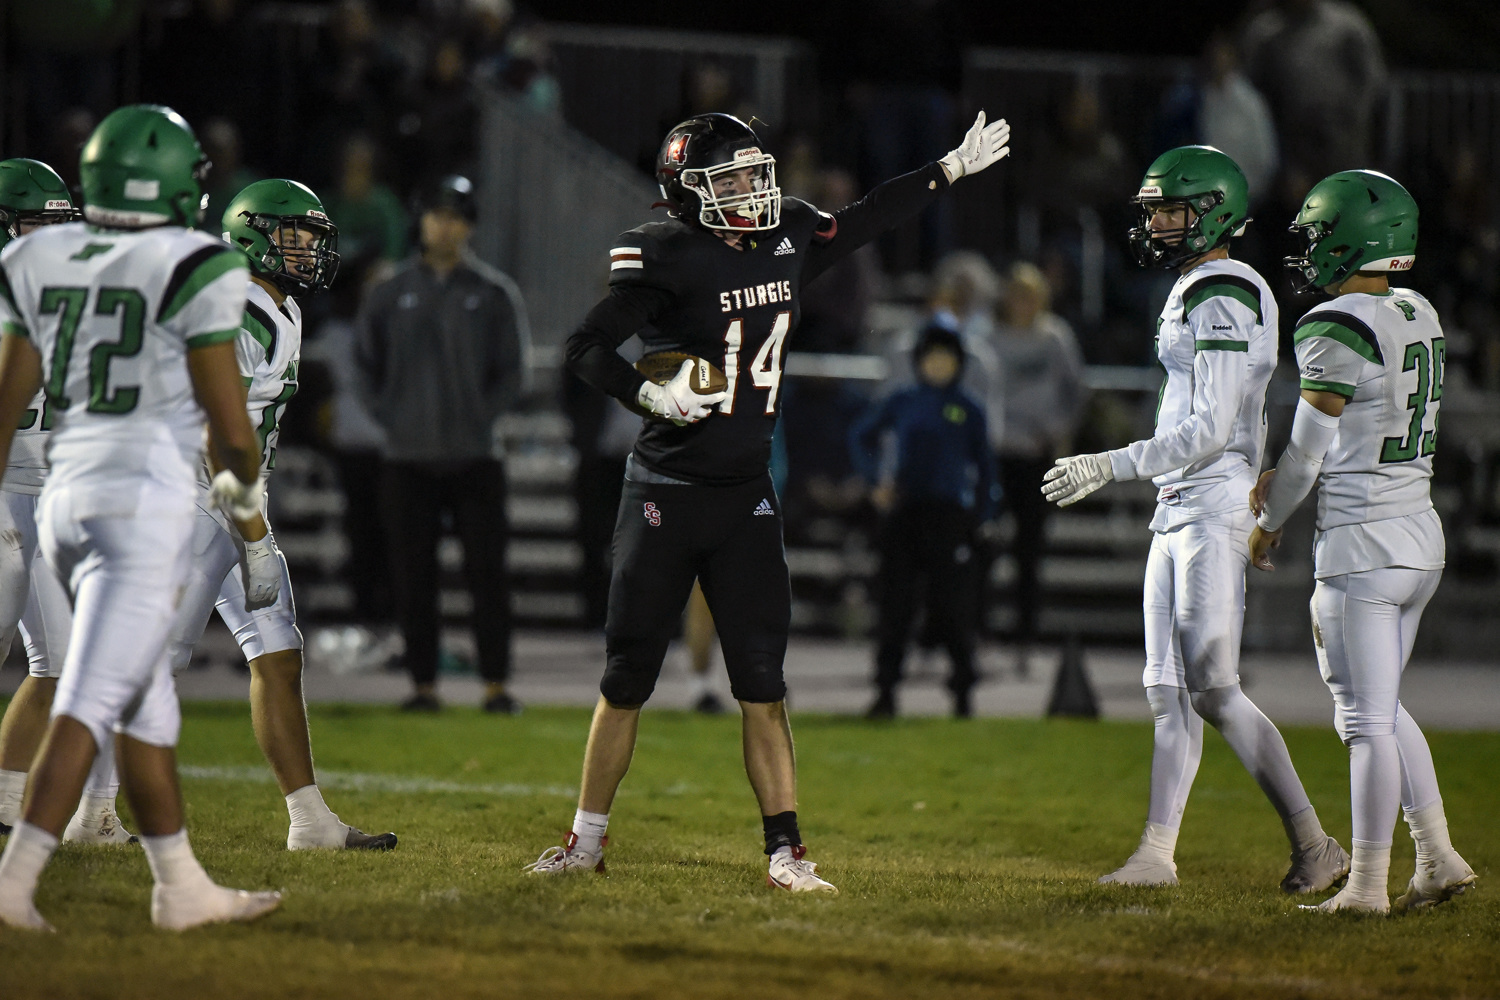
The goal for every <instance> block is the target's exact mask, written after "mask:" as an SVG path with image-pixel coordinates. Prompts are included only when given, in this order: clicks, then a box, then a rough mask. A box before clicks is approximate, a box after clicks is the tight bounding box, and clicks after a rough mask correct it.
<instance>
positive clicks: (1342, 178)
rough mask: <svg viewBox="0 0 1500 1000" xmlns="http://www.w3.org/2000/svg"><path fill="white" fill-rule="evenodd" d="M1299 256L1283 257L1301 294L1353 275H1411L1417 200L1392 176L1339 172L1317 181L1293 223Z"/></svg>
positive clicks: (1414, 251) (1354, 171) (1415, 253)
mask: <svg viewBox="0 0 1500 1000" xmlns="http://www.w3.org/2000/svg"><path fill="white" fill-rule="evenodd" d="M1292 233H1293V234H1294V235H1295V236H1296V237H1297V239H1298V241H1299V242H1300V243H1301V246H1302V252H1301V254H1300V255H1295V256H1291V257H1287V258H1284V259H1283V261H1282V263H1283V264H1285V265H1286V269H1287V271H1288V272H1289V273H1290V274H1291V278H1292V287H1293V288H1295V289H1296V290H1297V291H1299V292H1305V291H1307V290H1308V289H1311V288H1327V287H1328V286H1329V285H1334V284H1338V283H1339V282H1341V281H1343V280H1344V279H1345V278H1347V277H1349V276H1350V275H1351V274H1354V273H1355V272H1356V271H1373V272H1376V273H1379V274H1384V273H1388V272H1391V271H1410V270H1411V266H1412V264H1414V263H1416V260H1417V202H1416V200H1415V199H1414V198H1412V196H1411V194H1410V192H1408V191H1407V190H1406V188H1404V187H1402V186H1401V184H1400V182H1399V181H1397V180H1396V179H1395V178H1393V177H1388V176H1386V175H1385V174H1382V173H1380V172H1379V171H1376V170H1340V171H1339V172H1338V173H1336V174H1331V175H1329V176H1328V177H1325V178H1323V179H1322V180H1320V181H1318V183H1316V184H1314V185H1313V188H1312V190H1311V191H1309V192H1307V197H1306V198H1303V199H1302V210H1301V211H1300V212H1298V213H1297V219H1296V221H1295V222H1293V223H1292Z"/></svg>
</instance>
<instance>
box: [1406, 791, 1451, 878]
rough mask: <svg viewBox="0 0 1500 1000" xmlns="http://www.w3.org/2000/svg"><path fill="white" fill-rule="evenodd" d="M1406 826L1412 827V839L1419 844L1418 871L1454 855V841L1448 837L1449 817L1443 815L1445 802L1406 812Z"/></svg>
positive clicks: (1439, 800)
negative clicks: (1424, 866) (1449, 855)
mask: <svg viewBox="0 0 1500 1000" xmlns="http://www.w3.org/2000/svg"><path fill="white" fill-rule="evenodd" d="M1406 825H1407V826H1409V827H1411V839H1412V840H1414V841H1416V842H1417V870H1418V871H1421V870H1422V866H1423V865H1424V864H1427V863H1429V862H1432V861H1435V860H1438V859H1440V858H1442V857H1444V856H1446V855H1448V854H1452V853H1453V841H1452V840H1451V839H1450V838H1449V836H1448V817H1447V816H1445V815H1444V814H1443V800H1442V799H1441V798H1440V799H1438V800H1437V801H1436V802H1433V803H1430V804H1428V805H1425V806H1423V807H1422V808H1420V809H1408V810H1407V811H1406Z"/></svg>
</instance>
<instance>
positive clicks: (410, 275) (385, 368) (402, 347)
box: [355, 177, 530, 713]
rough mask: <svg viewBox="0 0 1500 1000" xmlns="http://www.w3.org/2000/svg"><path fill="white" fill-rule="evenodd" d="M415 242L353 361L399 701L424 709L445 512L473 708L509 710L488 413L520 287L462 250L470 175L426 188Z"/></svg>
mask: <svg viewBox="0 0 1500 1000" xmlns="http://www.w3.org/2000/svg"><path fill="white" fill-rule="evenodd" d="M424 201H425V208H424V211H423V212H422V218H421V232H422V252H421V255H420V256H419V257H417V258H415V259H413V260H411V261H408V262H407V263H406V264H405V265H404V266H403V267H402V268H401V269H400V270H399V271H397V273H396V275H395V276H394V277H392V278H391V279H390V280H389V281H386V282H383V283H382V284H380V285H378V286H376V287H375V288H374V289H372V290H371V292H370V296H369V299H368V300H367V301H366V303H365V307H364V310H363V311H362V314H361V318H360V329H359V332H358V343H357V347H356V354H355V358H356V366H357V368H358V375H359V387H360V393H361V395H362V397H363V399H364V402H365V405H366V406H367V407H368V409H369V410H370V412H371V413H372V414H373V415H374V416H375V419H376V421H377V422H378V423H379V424H380V425H381V426H382V427H383V428H385V433H386V441H385V449H384V455H383V458H384V460H385V473H384V483H383V494H384V501H385V510H386V517H387V521H386V525H387V528H386V539H387V545H388V548H389V552H390V557H391V562H390V570H391V577H392V580H393V582H394V584H395V591H396V603H397V609H398V616H399V618H400V623H401V632H402V635H403V636H404V638H405V640H406V666H407V669H408V670H410V671H411V677H412V684H413V687H414V692H413V694H412V697H411V698H409V699H408V700H407V701H406V702H405V704H404V705H403V706H402V707H403V708H405V709H407V710H411V711H436V710H437V709H438V708H439V707H440V705H439V703H438V700H437V668H438V596H439V591H440V589H441V588H440V587H439V577H438V555H437V548H438V541H439V539H440V537H441V535H442V530H441V529H442V520H443V517H444V515H445V514H446V515H448V516H451V518H452V520H453V527H454V528H455V529H456V531H457V534H458V536H459V538H460V540H461V541H462V543H463V553H464V572H465V577H466V578H467V582H468V588H469V593H470V595H471V596H472V598H473V602H474V603H473V614H472V616H471V621H472V625H473V629H474V634H475V639H476V645H477V646H478V651H479V674H480V676H481V677H483V678H484V680H485V681H486V682H487V687H486V690H485V695H484V708H485V710H486V711H490V712H506V713H514V712H517V711H519V710H520V706H519V704H518V703H517V702H516V701H515V699H513V698H512V697H511V696H510V695H509V694H508V693H507V692H506V690H505V682H506V679H507V678H508V677H509V675H510V661H511V650H510V581H509V577H508V576H507V573H506V565H505V551H506V545H507V542H508V537H509V533H510V532H509V527H508V524H507V520H506V510H505V497H506V483H505V467H504V466H503V465H502V464H501V462H500V461H499V460H498V459H497V458H496V457H495V445H494V426H495V421H496V419H498V418H499V416H500V415H501V414H502V413H504V412H505V411H506V410H508V409H511V408H513V407H514V406H515V405H516V404H517V403H518V402H519V400H520V397H521V394H522V392H523V390H524V387H525V381H526V369H525V362H526V357H527V354H528V350H529V348H528V344H529V339H530V333H529V330H528V328H527V321H526V309H525V305H524V304H523V303H522V301H521V295H520V292H519V290H518V289H517V288H516V286H515V282H513V281H512V280H511V279H510V278H508V277H507V276H505V275H503V274H501V273H500V272H499V271H496V270H495V269H494V268H491V267H490V266H488V265H487V264H484V263H482V262H481V261H479V260H478V259H477V258H475V257H474V256H473V255H472V253H470V251H469V248H468V239H469V234H470V233H471V232H472V230H473V226H474V219H475V215H476V206H475V203H474V191H473V185H472V184H471V183H470V182H469V181H468V180H467V179H466V178H463V177H449V178H445V179H444V180H443V181H442V182H441V183H440V184H438V185H436V186H435V190H433V191H430V192H428V194H427V196H426V198H425V199H424Z"/></svg>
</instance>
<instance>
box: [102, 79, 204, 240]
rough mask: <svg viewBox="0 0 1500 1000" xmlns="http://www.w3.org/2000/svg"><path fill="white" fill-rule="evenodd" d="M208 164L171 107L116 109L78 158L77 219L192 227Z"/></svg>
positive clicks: (120, 226)
mask: <svg viewBox="0 0 1500 1000" xmlns="http://www.w3.org/2000/svg"><path fill="white" fill-rule="evenodd" d="M208 168H209V162H208V157H206V156H204V155H203V148H202V147H201V146H199V145H198V137H197V136H195V135H194V134H193V129H192V126H190V125H188V123H187V122H186V121H184V120H183V118H182V116H181V115H179V114H178V113H177V112H175V111H173V110H172V109H171V108H164V107H162V106H161V105H158V104H129V105H126V106H125V107H123V108H116V109H115V110H114V111H111V112H110V113H109V114H108V115H106V116H105V118H104V120H103V121H102V122H100V123H99V125H98V127H97V128H95V129H94V134H93V135H91V136H89V141H88V142H87V143H86V144H85V145H84V147H83V155H82V156H81V157H80V158H79V161H78V173H79V176H80V179H81V180H82V182H83V217H84V218H85V219H88V220H89V221H90V222H92V223H94V224H96V225H100V226H108V227H111V228H114V229H143V228H145V227H147V226H161V225H174V226H193V225H195V224H197V222H198V220H199V219H200V218H202V215H203V209H204V207H205V206H206V205H207V203H208V196H207V195H206V194H205V193H204V191H203V178H204V176H205V175H206V174H207V173H208Z"/></svg>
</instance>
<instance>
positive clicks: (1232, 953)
mask: <svg viewBox="0 0 1500 1000" xmlns="http://www.w3.org/2000/svg"><path fill="white" fill-rule="evenodd" d="M185 716H186V717H185V721H184V728H183V735H182V741H181V751H180V752H181V759H182V762H183V765H184V769H185V771H186V772H187V773H188V774H189V775H190V776H189V777H188V778H186V779H185V781H184V788H185V792H186V797H187V800H188V811H189V828H190V830H191V833H192V838H193V843H194V846H195V848H196V850H197V852H198V855H199V857H200V858H201V859H202V861H203V863H204V865H205V867H206V868H207V869H208V870H209V872H210V873H211V874H212V875H214V876H215V877H216V878H217V879H219V880H220V881H221V882H223V883H225V884H229V885H234V886H239V887H246V888H265V887H280V888H283V889H284V890H285V893H286V898H285V902H284V904H283V907H282V909H281V910H280V911H278V912H277V913H275V914H273V915H271V916H270V917H268V918H266V919H264V920H262V921H261V922H259V923H257V924H253V925H250V926H233V927H214V928H206V929H200V930H197V931H192V932H189V933H186V934H182V935H173V934H167V933H162V932H158V931H156V930H154V929H153V928H151V927H150V925H149V923H148V921H147V908H148V901H149V890H150V876H149V874H148V872H147V869H146V864H145V861H144V859H143V857H142V856H141V854H140V851H139V849H136V848H107V849H100V848H94V849H83V848H72V847H64V848H63V849H62V850H60V851H59V852H58V854H57V855H56V856H55V858H54V861H53V863H52V865H51V866H50V867H49V869H48V870H47V871H46V872H45V873H44V875H43V879H42V884H41V888H40V891H39V893H38V905H39V907H40V909H41V910H42V912H43V913H44V914H45V915H46V916H48V917H49V919H51V920H52V921H53V923H54V924H56V925H57V926H58V928H59V931H60V933H58V934H57V935H56V936H35V935H31V934H23V933H19V932H13V931H9V932H8V931H3V930H0V996H3V997H5V998H12V997H14V998H23V997H46V998H58V997H100V998H108V1000H126V998H133V997H151V998H176V997H204V996H211V997H214V998H215V1000H230V998H237V997H294V996H295V997H303V996H306V997H322V996H343V997H353V998H360V997H367V998H380V1000H394V998H403V997H423V998H432V997H437V998H441V1000H457V998H463V997H479V996H486V997H493V996H524V997H578V996H596V997H606V996H608V997H616V996H621V997H653V998H654V997H662V996H667V997H677V996H682V997H755V998H757V1000H767V998H775V997H794V996H796V997H803V996H811V997H817V998H818V1000H833V998H839V997H911V996H923V997H995V996H1010V997H1056V996H1067V997H1094V996H1139V997H1157V996H1160V997H1180V996H1182V995H1185V994H1191V995H1193V996H1194V997H1220V996H1237V997H1288V996H1307V997H1335V996H1351V997H1384V996H1411V997H1459V996H1491V995H1497V993H1500V986H1497V983H1500V906H1497V905H1496V903H1495V901H1494V897H1493V894H1492V893H1491V891H1490V886H1489V883H1490V879H1491V878H1492V877H1493V876H1492V874H1491V873H1492V870H1493V869H1492V864H1493V862H1492V860H1491V859H1493V858H1494V857H1495V856H1496V851H1497V848H1500V836H1497V833H1496V831H1495V828H1494V823H1493V820H1494V818H1495V816H1496V815H1497V814H1500V793H1497V790H1496V787H1495V783H1494V780H1493V776H1494V775H1495V774H1496V773H1497V772H1500V734H1495V733H1480V734H1455V733H1434V734H1431V735H1430V740H1431V743H1432V749H1433V753H1434V757H1435V758H1436V761H1437V768H1438V774H1439V776H1440V779H1441V780H1442V782H1443V788H1444V792H1445V795H1446V800H1447V803H1448V814H1449V820H1450V824H1451V828H1452V831H1453V839H1454V842H1455V843H1456V844H1457V845H1458V846H1459V848H1460V849H1461V850H1462V851H1463V852H1464V854H1465V856H1466V857H1467V859H1468V860H1469V862H1470V863H1471V864H1472V865H1473V866H1474V868H1475V870H1476V871H1477V872H1478V873H1479V875H1480V881H1479V886H1478V888H1477V889H1476V890H1474V891H1471V892H1470V893H1469V894H1468V895H1466V896H1464V897H1462V898H1460V899H1458V900H1456V901H1455V902H1453V903H1449V904H1445V905H1443V906H1441V907H1438V908H1436V909H1434V910H1432V911H1429V912H1425V913H1420V914H1415V915H1411V916H1405V917H1400V918H1391V919H1372V918H1360V917H1347V916H1335V917H1331V918H1330V917H1328V916H1324V915H1315V914H1306V913H1301V912H1299V911H1298V910H1297V908H1296V902H1295V901H1293V900H1291V899H1288V898H1286V897H1284V896H1282V895H1281V894H1280V893H1279V892H1278V891H1277V888H1276V887H1277V883H1278V882H1279V880H1280V878H1281V875H1282V873H1283V871H1284V869H1285V863H1286V847H1285V843H1284V838H1283V834H1282V832H1281V828H1280V824H1279V823H1278V821H1277V819H1276V817H1275V815H1274V814H1273V812H1272V811H1271V809H1270V807H1269V806H1268V805H1267V804H1266V802H1265V801H1264V799H1263V798H1262V796H1261V794H1260V792H1259V791H1258V790H1257V789H1256V788H1255V786H1254V784H1253V783H1252V782H1251V780H1250V778H1249V777H1248V776H1247V775H1246V774H1245V773H1244V771H1243V770H1242V769H1241V768H1240V767H1239V765H1238V763H1237V762H1236V761H1235V760H1234V758H1233V756H1232V755H1231V754H1230V752H1229V750H1228V748H1227V747H1226V746H1225V745H1224V744H1223V742H1222V741H1221V740H1219V739H1218V738H1217V737H1215V736H1210V737H1209V738H1208V745H1207V746H1206V748H1205V752H1204V755H1203V766H1202V769H1201V771H1200V772H1199V775H1198V779H1197V784H1196V786H1195V788H1194V792H1193V798H1192V801H1191V803H1190V805H1189V807H1188V812H1187V817H1186V821H1185V823H1184V827H1183V834H1182V839H1181V841H1180V843H1179V846H1178V853H1177V860H1178V872H1179V877H1180V878H1181V879H1182V883H1183V884H1182V886H1180V887H1178V888H1172V889H1128V888H1120V887H1104V886H1098V885H1095V884H1094V879H1095V878H1096V877H1097V876H1098V875H1099V874H1101V873H1103V872H1106V871H1109V870H1110V869H1112V868H1114V867H1116V866H1117V865H1118V864H1119V863H1120V862H1121V861H1123V860H1124V858H1125V857H1126V856H1127V855H1128V854H1129V853H1130V851H1131V850H1132V849H1133V848H1134V846H1135V842H1136V838H1137V837H1138V835H1139V832H1140V825H1141V822H1142V820H1143V813H1144V807H1145V797H1146V790H1147V780H1148V774H1149V754H1150V730H1149V726H1148V725H1146V724H1124V723H1102V724H1090V723H1075V722H1046V721H1018V720H973V721H969V722H964V723H954V722H951V721H948V720H941V719H931V720H926V719H924V720H901V721H898V722H896V723H894V724H890V725H870V724H867V723H863V722H861V721H857V720H853V719H844V718H830V717H819V716H811V717H807V716H803V717H797V718H795V719H794V727H795V730H796V735H797V739H798V750H799V756H800V760H801V770H802V775H801V786H802V787H801V799H802V810H801V818H802V829H803V833H804V836H805V837H806V838H807V840H808V842H809V844H810V845H811V848H812V851H811V855H810V856H811V857H812V858H813V859H814V860H817V861H819V862H821V863H822V865H823V872H824V874H826V875H827V876H828V877H829V878H830V879H831V880H832V881H833V882H835V883H836V884H837V885H839V887H840V889H841V890H842V894H841V895H840V896H839V897H838V898H836V899H829V898H814V897H806V896H797V897H793V896H790V895H788V894H785V893H780V892H776V891H773V890H771V889H768V888H766V886H765V884H764V872H765V868H764V859H763V857H762V855H761V854H760V851H759V847H760V829H759V821H758V819H757V810H756V807H755V802H754V799H753V797H752V796H751V794H750V791H749V787H748V785H747V783H746V781H745V779H744V774H743V771H742V769H741V765H740V760H739V739H738V722H737V721H736V720H734V719H732V718H717V719H715V718H703V717H697V716H691V715H684V714H676V713H669V712H655V713H649V714H648V715H647V717H646V719H645V720H644V722H643V725H642V731H641V739H640V744H639V747H638V750H637V754H636V758H635V764H634V767H633V769H632V772H631V774H630V775H629V777H628V778H627V779H626V782H625V785H624V786H623V789H622V791H621V793H620V797H619V799H618V801H617V802H616V805H615V812H614V819H613V822H612V825H611V829H610V834H611V838H612V844H611V847H610V849H609V852H608V859H609V863H610V871H609V876H608V877H607V878H599V877H597V876H593V875H588V876H580V877H576V878H568V879H541V878H534V877H528V876H523V875H522V874H520V868H521V866H522V865H523V864H525V863H526V862H528V861H532V860H534V859H535V857H536V856H537V854H538V853H540V852H541V850H542V849H543V848H544V847H546V846H547V845H549V844H554V843H557V842H558V840H559V838H560V833H559V831H561V830H563V829H565V828H566V827H567V826H568V825H569V823H570V822H571V818H572V812H573V808H574V802H573V799H572V795H573V789H574V788H576V785H577V778H578V767H579V763H580V760H581V758H582V750H583V742H584V738H585V735H586V731H587V715H586V713H584V712H581V711H577V710H565V709H550V710H549V709H532V710H529V711H528V712H527V713H526V714H525V715H524V716H521V717H519V718H496V717H490V716H483V715H480V714H478V713H477V712H473V711H462V710H449V711H448V712H446V713H445V714H443V715H441V716H439V717H437V718H429V717H410V716H403V715H400V714H398V713H396V712H394V711H391V710H388V709H382V708H341V707H321V708H314V710H313V720H312V725H313V734H314V743H315V745H316V748H317V753H318V762H319V767H320V769H322V771H323V772H324V774H325V778H324V782H323V783H324V786H325V793H326V797H327V798H328V800H329V803H330V805H331V806H332V807H333V808H334V809H335V810H336V811H338V812H339V813H340V814H341V815H342V816H343V817H344V818H345V819H346V820H349V821H351V822H353V823H355V824H356V825H360V826H363V827H364V828H365V829H366V830H385V829H389V828H394V829H396V830H397V831H398V832H399V833H400V835H401V846H400V848H399V849H398V850H397V851H396V852H394V853H393V854H389V855H361V854H345V853H321V852H320V853H310V854H308V853H304V854H289V853H288V852H286V851H285V850H284V849H282V848H283V844H284V838H285V835H286V812H285V809H284V807H283V805H282V803H281V800H280V796H279V795H278V794H277V793H276V790H275V788H274V786H273V785H271V784H270V783H269V774H268V773H266V770H265V765H264V762H263V760H262V759H261V757H260V754H259V752H258V750H257V749H256V746H255V742H254V739H253V738H252V735H251V731H250V722H249V714H248V708H247V707H246V706H245V705H243V704H233V705H229V704H226V705H189V706H186V708H185ZM1286 737H1287V742H1288V744H1289V745H1290V747H1291V751H1292V754H1293V758H1294V760H1296V762H1297V764H1298V766H1299V768H1300V770H1301V774H1302V778H1303V780H1304V782H1305V783H1306V784H1307V787H1308V791H1309V793H1310V794H1311V795H1312V797H1313V800H1314V802H1315V803H1316V804H1317V805H1318V807H1319V811H1320V814H1321V816H1322V818H1323V821H1324V824H1325V826H1326V827H1327V828H1328V829H1329V830H1330V832H1333V833H1335V834H1336V835H1337V836H1338V838H1339V840H1340V841H1341V842H1342V843H1344V844H1345V845H1346V846H1347V844H1348V830H1349V806H1348V772H1347V755H1346V753H1345V751H1344V748H1343V747H1342V746H1341V745H1340V744H1339V742H1338V740H1337V738H1336V737H1335V735H1334V734H1333V733H1332V731H1328V730H1319V729H1289V730H1286ZM193 775H196V776H193ZM372 776H380V777H379V778H375V777H372ZM1411 869H1412V848H1411V842H1410V840H1409V839H1408V838H1407V836H1406V833H1405V827H1404V826H1401V827H1399V828H1398V832H1397V838H1396V847H1395V860H1394V863H1393V865H1392V881H1391V892H1392V894H1393V895H1394V894H1396V893H1398V892H1400V891H1401V889H1402V887H1403V886H1404V883H1405V880H1406V878H1407V877H1408V876H1409V875H1410V873H1411Z"/></svg>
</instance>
